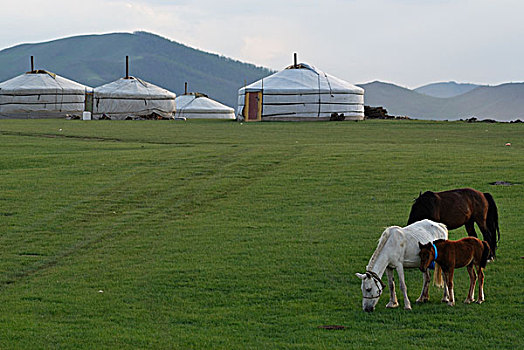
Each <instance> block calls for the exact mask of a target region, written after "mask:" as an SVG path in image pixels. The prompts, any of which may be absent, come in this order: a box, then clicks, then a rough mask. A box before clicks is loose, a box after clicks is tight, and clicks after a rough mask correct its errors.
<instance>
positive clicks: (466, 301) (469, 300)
mask: <svg viewBox="0 0 524 350" xmlns="http://www.w3.org/2000/svg"><path fill="white" fill-rule="evenodd" d="M474 301H475V299H466V300H464V304H471V303H472V302H474Z"/></svg>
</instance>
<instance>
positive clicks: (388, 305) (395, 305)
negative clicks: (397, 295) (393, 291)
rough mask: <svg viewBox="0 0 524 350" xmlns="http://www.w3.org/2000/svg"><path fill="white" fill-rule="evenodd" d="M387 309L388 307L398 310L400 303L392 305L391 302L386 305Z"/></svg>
mask: <svg viewBox="0 0 524 350" xmlns="http://www.w3.org/2000/svg"><path fill="white" fill-rule="evenodd" d="M386 307H387V308H388V309H394V308H397V307H398V303H391V302H390V303H388V304H387V305H386Z"/></svg>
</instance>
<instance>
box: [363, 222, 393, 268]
mask: <svg viewBox="0 0 524 350" xmlns="http://www.w3.org/2000/svg"><path fill="white" fill-rule="evenodd" d="M390 234H391V233H390V227H388V228H387V229H385V230H384V232H382V235H381V236H380V238H379V239H378V245H377V249H375V251H374V252H373V255H372V256H371V259H369V264H368V267H369V266H370V265H374V264H375V262H376V260H377V259H378V256H379V254H380V253H381V252H382V249H383V248H384V246H385V245H386V242H387V241H388V238H389V236H390Z"/></svg>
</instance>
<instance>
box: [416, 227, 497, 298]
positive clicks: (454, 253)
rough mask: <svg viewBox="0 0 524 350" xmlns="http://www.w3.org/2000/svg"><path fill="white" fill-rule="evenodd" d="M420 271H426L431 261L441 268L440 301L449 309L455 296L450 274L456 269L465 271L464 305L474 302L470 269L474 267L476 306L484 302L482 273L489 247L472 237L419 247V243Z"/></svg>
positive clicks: (473, 283) (436, 242)
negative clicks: (442, 276) (467, 289)
mask: <svg viewBox="0 0 524 350" xmlns="http://www.w3.org/2000/svg"><path fill="white" fill-rule="evenodd" d="M418 245H419V248H420V252H419V256H420V271H422V272H425V271H427V268H428V266H429V265H430V264H431V262H432V261H435V262H436V263H438V264H439V265H440V267H441V268H442V272H443V274H444V283H445V284H446V286H445V287H444V297H443V298H442V302H447V303H448V305H449V306H453V305H455V293H454V291H453V272H454V271H455V269H456V268H460V267H464V266H467V267H468V273H469V280H470V283H469V293H468V297H467V298H466V300H464V303H466V304H470V303H472V302H474V301H475V297H474V294H475V283H476V282H477V276H476V275H475V269H474V266H476V267H477V272H478V278H479V299H478V300H477V303H478V304H481V303H482V302H483V301H484V271H483V269H484V268H485V267H486V263H487V261H488V255H489V252H490V248H489V244H488V242H486V241H481V240H480V239H478V238H475V237H465V238H462V239H459V240H458V241H447V240H443V239H440V240H437V241H435V242H433V243H426V244H422V243H420V242H419V244H418Z"/></svg>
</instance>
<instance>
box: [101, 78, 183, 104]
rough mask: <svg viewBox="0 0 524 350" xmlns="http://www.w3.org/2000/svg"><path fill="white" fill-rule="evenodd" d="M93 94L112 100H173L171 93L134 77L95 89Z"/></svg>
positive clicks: (173, 95) (173, 96)
mask: <svg viewBox="0 0 524 350" xmlns="http://www.w3.org/2000/svg"><path fill="white" fill-rule="evenodd" d="M95 94H96V95H99V96H104V97H114V98H135V97H139V98H141V99H143V98H151V99H174V98H175V97H176V95H175V94H174V93H172V92H171V91H168V90H166V89H163V88H161V87H158V86H156V85H154V84H151V83H148V82H146V81H143V80H141V79H138V78H135V77H128V78H121V79H118V80H115V81H113V82H111V83H108V84H105V85H102V86H99V87H97V88H95Z"/></svg>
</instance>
